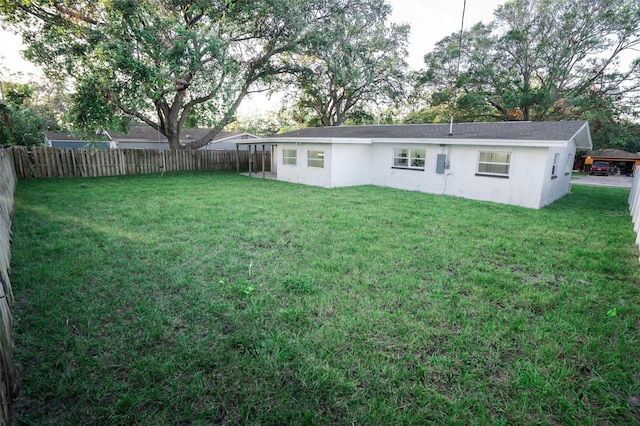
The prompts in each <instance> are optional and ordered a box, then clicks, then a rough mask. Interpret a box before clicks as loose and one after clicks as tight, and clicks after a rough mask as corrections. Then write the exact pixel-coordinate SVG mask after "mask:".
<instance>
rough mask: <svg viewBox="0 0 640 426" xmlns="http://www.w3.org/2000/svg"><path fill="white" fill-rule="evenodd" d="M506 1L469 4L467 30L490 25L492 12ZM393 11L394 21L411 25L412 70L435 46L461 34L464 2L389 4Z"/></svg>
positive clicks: (471, 0) (394, 0) (432, 0)
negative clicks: (482, 23) (452, 35)
mask: <svg viewBox="0 0 640 426" xmlns="http://www.w3.org/2000/svg"><path fill="white" fill-rule="evenodd" d="M505 1H506V0H467V5H466V10H465V18H464V27H465V28H470V27H471V26H473V24H476V23H478V22H480V21H482V22H485V23H487V22H489V21H491V20H492V19H493V12H494V10H496V8H497V7H498V6H500V5H501V4H504V3H505ZM388 2H389V4H390V5H391V7H392V8H393V11H392V15H391V21H392V22H395V23H398V24H405V23H407V24H410V25H411V35H410V38H409V59H408V62H409V66H410V67H411V68H412V69H420V68H422V67H423V65H424V62H423V59H422V58H423V57H424V55H425V54H426V53H428V52H430V51H431V50H432V49H433V48H434V46H435V44H436V43H437V42H438V41H440V40H442V39H443V38H444V37H446V36H448V35H450V34H451V33H454V32H455V33H458V32H459V31H460V24H461V23H462V9H463V7H464V0H388Z"/></svg>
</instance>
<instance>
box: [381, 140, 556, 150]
mask: <svg viewBox="0 0 640 426" xmlns="http://www.w3.org/2000/svg"><path fill="white" fill-rule="evenodd" d="M373 143H390V144H426V145H469V146H522V147H529V148H535V147H540V148H550V147H562V146H566V145H567V143H568V141H562V140H515V139H420V138H407V139H396V138H384V139H374V140H373Z"/></svg>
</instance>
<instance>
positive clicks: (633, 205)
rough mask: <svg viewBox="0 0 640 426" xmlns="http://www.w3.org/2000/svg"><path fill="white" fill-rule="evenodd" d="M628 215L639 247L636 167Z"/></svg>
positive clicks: (639, 184) (638, 170) (639, 202)
mask: <svg viewBox="0 0 640 426" xmlns="http://www.w3.org/2000/svg"><path fill="white" fill-rule="evenodd" d="M629 214H631V220H632V222H633V230H634V231H635V233H636V244H638V246H640V167H636V170H635V173H634V175H633V183H632V184H631V191H630V192H629ZM638 261H640V259H638Z"/></svg>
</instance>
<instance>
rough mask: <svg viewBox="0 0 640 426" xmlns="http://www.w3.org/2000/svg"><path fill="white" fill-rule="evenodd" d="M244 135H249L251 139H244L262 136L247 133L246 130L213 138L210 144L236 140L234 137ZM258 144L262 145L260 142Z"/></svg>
mask: <svg viewBox="0 0 640 426" xmlns="http://www.w3.org/2000/svg"><path fill="white" fill-rule="evenodd" d="M243 136H248V137H249V139H242V140H243V141H248V140H255V139H260V137H259V136H256V135H254V134H251V133H246V132H245V133H238V134H237V135H231V136H227V137H224V138H220V139H212V140H211V141H210V142H209V144H214V143H218V142H227V141H232V140H234V139H238V138H241V137H243ZM258 145H260V144H258ZM265 145H268V144H266V143H265Z"/></svg>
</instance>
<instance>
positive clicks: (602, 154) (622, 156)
mask: <svg viewBox="0 0 640 426" xmlns="http://www.w3.org/2000/svg"><path fill="white" fill-rule="evenodd" d="M584 156H585V157H594V158H607V159H612V160H640V155H636V154H633V153H631V152H627V151H623V150H621V149H599V150H596V151H589V152H587V153H586V154H585V155H584Z"/></svg>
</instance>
